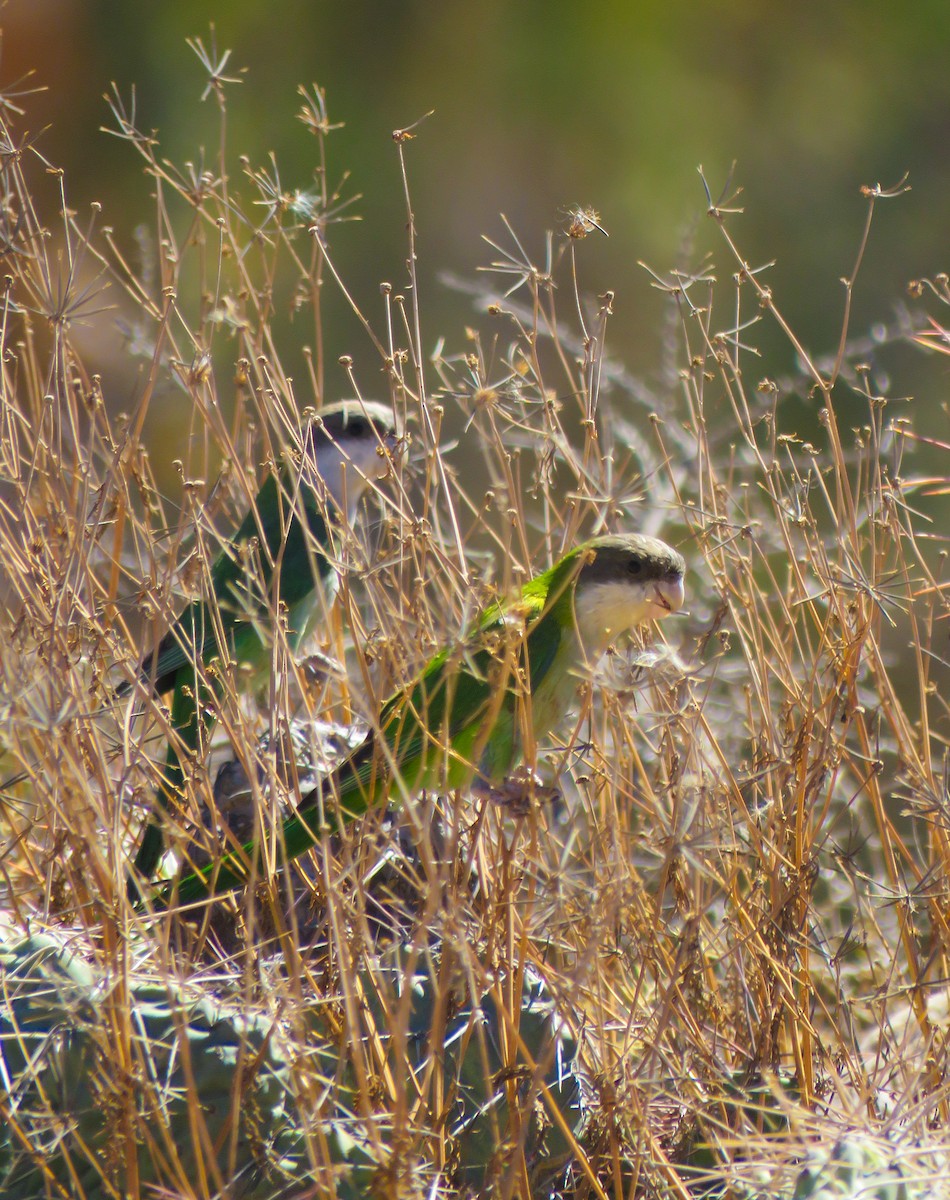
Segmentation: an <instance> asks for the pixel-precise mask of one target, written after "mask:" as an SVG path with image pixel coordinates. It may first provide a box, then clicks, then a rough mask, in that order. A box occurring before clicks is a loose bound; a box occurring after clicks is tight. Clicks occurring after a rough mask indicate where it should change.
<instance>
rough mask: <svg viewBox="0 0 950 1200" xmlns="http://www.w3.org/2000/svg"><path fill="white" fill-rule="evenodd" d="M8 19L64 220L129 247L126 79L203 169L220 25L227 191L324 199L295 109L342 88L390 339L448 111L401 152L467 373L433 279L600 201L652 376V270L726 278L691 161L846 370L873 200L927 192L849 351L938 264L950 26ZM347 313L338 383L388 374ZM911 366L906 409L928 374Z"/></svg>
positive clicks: (795, 12) (434, 135)
mask: <svg viewBox="0 0 950 1200" xmlns="http://www.w3.org/2000/svg"><path fill="white" fill-rule="evenodd" d="M0 20H2V22H3V26H4V42H3V62H2V77H3V82H4V84H5V85H9V84H10V83H11V82H12V81H13V80H14V79H16V78H18V77H19V76H21V75H23V74H24V73H25V72H26V71H27V70H29V69H35V71H36V74H35V77H34V78H35V82H36V83H38V84H43V85H46V87H47V88H48V89H49V90H48V91H47V92H46V93H45V94H42V95H38V96H34V97H31V98H29V99H28V100H27V101H26V102H25V103H26V105H27V107H28V116H27V118H26V120H25V122H24V125H25V126H26V128H28V129H30V130H31V131H36V130H38V129H40V128H41V127H42V126H44V125H47V124H49V126H50V127H49V129H47V130H46V131H45V132H44V133H43V134H42V138H41V141H40V146H41V149H42V150H43V152H44V153H45V154H46V155H47V157H48V158H49V159H50V160H51V161H52V162H53V163H55V164H56V165H59V166H62V167H64V168H65V170H66V180H67V188H68V196H69V200H70V202H71V203H72V204H73V205H74V206H75V207H76V208H77V209H78V210H79V211H80V212H83V211H85V206H87V205H88V203H89V201H92V200H99V201H101V202H102V203H103V204H104V206H105V212H104V218H103V219H104V220H105V221H107V222H108V223H110V224H112V225H113V226H115V227H116V228H117V229H119V230H126V231H128V230H131V229H132V228H134V226H135V225H136V224H137V223H138V222H139V221H142V220H147V219H148V218H149V216H150V214H151V207H150V204H149V199H148V193H149V184H148V181H147V180H146V179H145V178H144V177H143V175H142V171H141V166H140V163H139V161H138V159H137V157H136V155H135V154H134V153H133V151H132V150H131V149H130V148H129V147H128V146H126V145H123V144H122V143H120V142H119V141H118V140H116V139H114V138H110V137H108V136H107V135H105V134H103V133H101V132H100V131H99V128H100V126H101V125H103V124H107V123H108V121H109V113H108V109H107V106H106V104H105V102H104V101H103V99H102V97H103V93H104V92H106V91H107V89H108V88H109V86H110V84H111V83H112V82H113V81H115V82H116V83H117V84H118V86H119V88H120V89H121V91H122V92H123V94H124V95H126V96H128V95H129V92H130V89H131V87H132V85H133V84H134V85H135V88H136V92H137V104H138V114H139V120H140V123H141V125H142V126H143V127H145V128H148V129H151V128H154V129H156V130H157V131H158V133H159V135H160V137H161V139H162V147H163V152H164V153H165V154H166V155H167V156H168V157H171V158H173V159H175V160H176V161H179V162H180V161H183V160H186V159H191V160H195V159H196V158H197V156H198V153H199V148H200V147H201V146H205V147H207V149H208V151H209V153H212V154H213V152H214V148H215V145H216V139H217V114H216V111H215V104H214V100H213V99H209V100H207V101H205V103H204V104H201V103H200V102H199V97H200V95H201V93H202V91H203V89H204V87H205V83H206V78H205V75H204V73H203V71H202V69H201V67H200V65H199V63H198V61H197V58H196V57H195V55H194V54H193V52H192V51H191V50H190V49H188V48H187V46H186V45H185V38H186V37H187V36H198V37H201V38H202V39H203V40H204V42H205V44H206V45H207V44H209V40H210V39H209V23H210V22H214V24H215V28H216V33H215V37H216V41H217V46H218V49H219V51H220V50H223V49H225V48H229V49H231V50H232V52H233V53H232V56H231V60H230V63H229V72H228V73H229V74H236V73H237V72H238V71H239V70H240V69H242V68H246V74H244V75H243V80H244V82H242V83H241V84H240V85H239V86H237V87H235V88H231V89H230V101H229V105H230V107H229V142H230V146H231V149H232V152H233V154H234V156H235V167H234V174H235V175H237V174H238V168H237V165H236V157H237V154H238V153H244V154H246V155H248V157H249V158H250V160H251V162H252V163H253V164H255V165H264V164H265V162H266V155H267V153H268V152H269V151H271V150H273V151H275V152H276V153H277V155H278V160H279V163H280V167H281V174H282V179H283V182H284V184H285V186H287V187H288V188H292V187H294V186H301V187H306V186H307V185H308V183H309V182H310V179H311V172H312V167H313V164H314V153H315V143H314V141H313V138H312V137H311V136H310V135H308V134H307V132H306V131H305V130H304V128H303V126H302V125H301V124H300V122H298V121H297V120H295V118H294V114H295V113H296V111H297V109H298V107H299V98H298V96H297V94H296V88H297V85H298V84H311V83H314V82H316V83H319V84H320V85H321V86H322V87H324V88H325V89H326V91H327V97H328V105H329V113H330V117H331V119H333V120H335V121H343V122H345V128H344V129H342V130H341V131H339V132H338V133H336V134H335V135H334V136H333V138H332V139H331V142H330V154H331V161H330V173H329V174H330V180H331V183H332V182H334V181H336V180H338V179H339V177H340V176H341V175H342V173H343V171H344V170H346V169H348V170H350V171H351V172H352V180H351V182H350V184H349V191H350V192H360V193H362V199H361V200H360V201H359V204H358V206H357V207H358V210H359V212H360V213H361V214H362V217H363V220H362V223H361V224H358V225H357V224H347V225H342V226H337V227H336V229H335V230H334V232H333V239H332V246H333V249H334V252H335V254H336V257H337V260H338V263H339V265H340V267H341V268H342V271H343V274H344V277H345V278H346V280H347V281H348V283H349V285H350V286H351V288H352V290H353V292H354V294H355V295H356V298H357V300H358V301H359V302H360V304H361V306H362V307H363V309H364V311H365V312H366V313H367V314H368V315H369V316H370V318H371V319H372V320H374V321H377V322H378V321H379V318H380V317H381V313H382V307H381V304H380V301H379V283H380V281H382V280H384V279H385V280H390V281H392V282H393V283H394V285H395V286H396V287H403V286H404V285H405V281H406V278H407V276H406V268H405V258H406V233H405V226H406V214H405V208H404V202H403V197H402V189H401V183H400V179H399V175H398V166H397V157H396V152H395V148H394V146H393V143H392V140H391V131H392V130H393V129H394V128H396V127H402V126H407V125H409V124H411V123H412V122H414V121H416V120H417V119H418V118H419V117H421V116H422V115H423V114H424V113H426V112H427V111H428V110H430V109H434V110H435V115H434V116H433V117H432V118H431V119H430V120H428V121H427V122H425V123H424V124H423V125H422V127H421V128H420V129H419V131H418V137H417V139H416V140H414V141H413V142H411V143H410V144H409V145H408V147H407V153H408V162H409V168H410V172H411V187H412V194H413V199H414V203H415V209H416V218H417V226H418V230H419V238H420V241H419V254H420V260H419V267H420V281H421V291H422V295H421V301H422V306H423V314H424V326H423V328H424V333H425V336H426V340H427V349H431V348H432V346H433V345H434V344H435V342H436V339H437V338H438V337H439V336H440V335H443V334H444V335H446V337H447V338H448V339H449V343H450V348H453V349H456V350H457V349H462V348H464V341H463V339H462V335H461V330H462V327H463V325H464V323H465V322H466V321H471V320H472V319H473V318H472V308H471V302H470V301H468V300H467V299H466V298H465V297H464V296H460V295H458V294H456V293H454V292H453V291H452V290H450V289H447V288H446V287H445V286H444V284H443V283H441V282H440V281H439V276H440V273H441V272H444V271H451V272H454V273H458V274H462V275H469V276H471V275H472V274H473V272H474V269H475V267H476V266H477V265H479V264H484V263H487V262H488V261H489V260H490V259H491V258H492V257H493V252H492V251H491V250H490V249H489V248H488V247H487V246H485V244H484V243H483V242H482V241H481V240H480V235H481V234H483V233H484V234H488V235H489V236H492V237H494V238H502V237H504V234H503V229H502V225H501V222H500V219H499V213H505V214H506V215H507V216H508V217H509V218H510V220H511V221H512V224H513V225H514V227H515V229H516V230H517V232H518V234H519V236H520V237H521V238H522V239H523V241H524V242H525V244H526V245H527V246H528V248H529V249H530V250H531V252H532V253H533V254H535V256H536V257H538V258H540V257H541V256H542V254H543V235H544V231H545V230H546V229H549V228H552V227H557V226H558V225H559V224H560V225H562V226H563V224H564V220H563V210H564V209H565V208H566V207H568V206H570V205H573V204H578V203H580V204H589V205H592V206H593V207H594V208H596V209H597V211H598V212H599V213H600V215H601V221H602V224H603V225H604V227H605V228H606V229H607V230H608V231H609V234H610V237H609V240H608V239H604V238H600V237H593V238H589V239H588V240H587V241H586V242H585V243H584V245H583V247H582V263H583V276H582V279H581V284H582V287H583V288H585V289H587V290H588V291H589V293H590V294H591V295H595V294H597V293H600V292H603V291H605V290H606V289H608V288H611V289H613V290H614V291H615V292H616V293H617V300H616V304H615V308H616V313H617V316H616V321H615V324H614V326H613V334H612V339H611V342H610V343H609V348H610V349H611V350H612V352H613V354H614V355H616V356H619V357H620V358H621V359H622V360H623V362H624V364H625V365H626V366H627V367H628V368H629V369H631V370H633V371H634V372H636V373H638V374H641V375H643V376H644V377H646V378H651V377H655V376H656V374H657V373H658V371H659V370H660V365H661V363H662V361H663V338H664V328H663V301H662V299H661V297H660V296H659V295H658V293H657V292H656V291H655V290H652V289H651V288H650V286H649V279H648V277H647V275H646V274H645V273H644V272H643V270H641V269H640V268H639V267H638V266H637V265H636V264H637V260H638V259H643V260H645V261H646V262H648V263H649V264H650V265H651V266H652V267H654V268H656V269H657V270H661V271H663V270H667V269H668V268H670V267H673V266H687V265H689V264H691V263H692V264H695V263H697V262H698V261H699V259H700V256H701V251H702V249H704V248H708V247H713V248H714V251H715V261H716V263H717V265H718V267H719V273H720V277H724V276H725V275H727V274H729V273H731V265H730V264H729V261H728V258H727V255H726V253H725V250H724V248H723V247H722V245H721V243H720V242H719V241H718V239H717V238H716V236H715V230H714V229H713V228H712V223H711V222H710V221H708V220H707V219H706V218H705V215H704V214H705V207H706V205H705V200H704V196H703V192H702V187H701V183H700V179H699V176H698V174H697V167H698V166H699V164H702V166H703V167H704V169H705V172H706V174H707V177H708V178H709V180H710V183H711V186H712V188H713V190H714V192H716V191H717V190H718V189H719V188H720V187H722V186H723V185H724V184H725V182H726V179H727V177H728V175H729V171H730V167H731V164H732V162H733V160H736V161H737V164H738V166H737V170H736V175H735V180H736V183H737V184H739V185H740V186H741V187H742V188H743V189H744V190H743V195H742V198H741V200H740V203H741V204H742V205H743V206H744V208H745V210H746V212H745V215H744V216H743V217H742V218H740V219H739V220H738V221H737V222H736V223H734V225H733V226H732V229H733V232H734V234H735V235H736V236H737V238H738V241H739V244H740V247H741V249H742V250H743V252H744V253H745V255H746V257H747V259H748V260H749V261H750V262H753V263H762V262H765V261H767V260H771V259H775V260H777V265H776V267H775V268H774V270H772V271H771V272H770V274H769V276H768V281H769V282H770V284H771V286H772V287H773V289H774V291H775V294H776V297H777V300H778V303H779V305H780V306H781V307H782V308H783V311H784V312H785V315H786V316H787V318H788V319H789V320H790V322H791V324H792V326H793V328H795V330H796V332H797V333H798V334H799V336H800V337H801V338H802V340H803V342H804V344H805V345H806V346H807V347H808V348H809V350H810V351H812V352H813V353H816V354H819V355H821V354H833V353H834V350H835V348H836V344H837V338H838V334H839V331H840V317H841V311H842V306H843V299H844V291H843V288H842V286H841V284H840V282H839V280H840V278H841V276H843V275H846V274H848V273H849V272H850V270H851V268H852V264H853V261H854V257H855V253H856V251H857V247H858V244H859V241H860V235H861V230H862V224H863V220H864V214H865V201H864V200H862V198H861V197H860V194H859V188H860V186H861V185H862V184H873V183H876V182H880V183H882V184H884V185H890V184H894V183H896V182H897V181H898V180H899V179H900V178H901V176H902V175H903V174H904V173H905V172H909V177H910V183H911V185H912V188H913V190H912V191H911V193H910V194H909V195H907V196H905V197H903V198H902V199H900V200H896V201H893V202H888V203H886V204H884V205H882V206H881V210H880V211H879V213H878V216H877V218H876V224H875V229H874V231H873V234H872V240H871V245H870V250H869V252H868V255H867V258H866V262H865V265H864V268H863V270H862V274H861V277H860V281H859V286H858V290H857V294H856V297H855V305H854V320H853V324H852V331H853V332H854V333H855V334H861V333H864V332H866V331H867V330H868V329H870V328H871V327H872V326H873V325H874V324H875V323H876V322H881V321H890V320H891V319H892V318H893V314H894V311H895V306H897V305H900V304H901V303H903V302H904V298H905V296H906V285H907V282H908V280H909V279H911V278H913V277H915V276H918V275H933V274H934V273H935V272H937V271H939V270H941V269H942V267H943V266H945V265H946V260H945V256H944V239H945V233H946V212H947V203H946V198H947V196H948V195H950V153H948V147H950V139H948V133H950V71H948V69H947V64H948V61H950V59H948V51H950V5H947V4H946V3H945V2H938V0H918V3H916V4H914V5H894V4H892V3H885V2H884V0H839V2H837V3H834V4H829V3H827V2H826V0H825V2H814V0H806V2H799V3H796V4H794V5H785V6H779V5H764V4H761V3H754V2H753V0H721V2H708V3H707V2H699V0H662V2H648V3H643V2H640V3H636V2H631V0H618V2H608V0H603V2H601V3H594V4H577V3H565V2H564V0H543V2H542V0H522V2H521V3H512V2H511V0H480V2H478V3H471V2H468V3H461V2H457V0H439V2H434V0H388V2H387V0H376V2H368V0H324V2H322V3H321V2H317V0H309V2H307V0H282V2H281V3H279V4H267V3H264V2H263V0H227V2H224V0H219V2H218V3H207V2H203V0H199V2H196V0H161V2H160V3H134V2H133V0H12V4H8V5H7V7H6V8H5V9H4V10H3V12H2V16H0ZM331 290H332V289H329V288H328V289H327V293H328V296H327V299H328V301H329V305H328V312H327V317H328V330H329V333H330V346H331V351H330V354H329V361H330V363H331V364H333V363H335V360H336V357H337V354H338V353H347V354H351V355H353V356H354V358H355V359H356V361H357V364H358V366H359V364H360V363H361V362H365V364H366V368H367V372H369V370H370V369H372V371H374V372H375V371H376V370H377V367H378V364H377V362H376V360H375V358H373V357H372V352H371V350H370V347H369V344H368V341H367V340H366V338H365V335H364V334H363V333H362V332H361V331H360V330H359V328H358V326H357V325H356V324H355V322H353V321H352V320H351V319H349V318H348V316H347V313H346V309H345V305H344V304H343V303H342V301H341V300H340V299H339V297H338V296H336V295H335V294H334V295H332V296H331V295H330V292H331ZM724 299H725V297H723V300H721V301H720V304H721V305H722V304H723V301H724ZM932 307H933V306H932ZM728 320H729V318H728V315H727V313H726V312H725V311H724V309H723V311H722V325H723V327H724V326H726V325H727V324H728ZM761 340H763V343H764V346H765V350H766V354H765V358H764V360H763V362H762V373H763V374H779V375H780V374H782V373H783V372H787V371H789V370H791V369H792V367H793V360H792V355H791V351H790V350H789V348H788V346H787V344H786V343H784V342H783V341H782V339H781V338H777V337H776V338H774V339H773V337H772V335H771V334H770V333H768V332H766V331H763V335H762V339H761ZM905 353H906V355H907V364H908V367H907V369H908V371H909V375H907V376H904V375H903V374H902V376H901V377H900V379H899V380H898V381H896V384H895V386H897V385H899V390H900V391H902V392H906V391H908V390H909V385H910V384H911V383H912V381H913V378H914V373H915V370H916V368H915V366H914V360H915V359H916V358H919V357H922V356H921V355H920V352H918V351H916V350H912V349H908V350H906V351H905ZM773 354H774V360H771V361H770V359H771V356H772V355H773ZM931 363H932V360H931ZM332 370H337V368H335V367H331V371H332ZM930 377H931V380H932V378H933V372H932V370H931V372H930ZM328 379H329V383H330V388H331V389H333V388H334V380H333V378H332V375H330V374H328ZM336 382H337V383H338V384H339V383H342V375H339V376H338V379H337V381H336ZM883 386H885V387H886V386H887V384H886V380H885V382H884V385H883ZM931 399H933V400H934V401H936V399H937V398H930V397H922V398H921V401H922V402H924V403H928V402H930V400H931Z"/></svg>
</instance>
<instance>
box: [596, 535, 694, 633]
mask: <svg viewBox="0 0 950 1200" xmlns="http://www.w3.org/2000/svg"><path fill="white" fill-rule="evenodd" d="M577 553H578V559H579V563H580V565H579V568H578V573H577V582H576V585H575V589H574V615H575V620H576V621H577V628H578V632H579V633H580V636H581V640H582V642H583V643H584V645H585V647H586V649H587V651H588V653H596V652H597V651H598V650H602V649H603V648H605V647H606V646H607V644H608V642H609V641H610V640H611V638H614V637H616V636H617V635H618V634H620V633H624V632H625V631H626V630H628V629H633V628H634V626H636V625H642V624H643V623H644V622H646V621H658V620H661V619H662V618H663V617H668V616H669V615H670V613H674V612H678V611H679V609H681V608H682V607H683V601H684V598H685V593H684V590H683V576H684V575H685V573H686V563H685V562H684V560H683V556H682V554H680V553H679V552H678V551H677V550H674V549H673V548H672V546H668V545H667V544H666V542H661V541H660V539H659V538H654V537H646V536H645V535H644V534H620V535H612V536H607V537H600V538H594V539H593V541H590V542H588V543H587V544H586V545H585V546H581V547H580V548H579V549H578V552H577Z"/></svg>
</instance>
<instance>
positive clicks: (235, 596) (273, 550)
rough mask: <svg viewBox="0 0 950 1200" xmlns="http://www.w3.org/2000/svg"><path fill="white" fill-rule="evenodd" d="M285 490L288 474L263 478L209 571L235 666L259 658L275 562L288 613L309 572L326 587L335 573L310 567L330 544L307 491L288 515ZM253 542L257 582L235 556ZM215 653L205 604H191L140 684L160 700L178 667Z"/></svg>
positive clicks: (308, 586) (145, 666)
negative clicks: (318, 550) (260, 627)
mask: <svg viewBox="0 0 950 1200" xmlns="http://www.w3.org/2000/svg"><path fill="white" fill-rule="evenodd" d="M289 485H290V480H289V478H288V474H287V472H286V471H284V472H282V475H281V478H280V481H278V479H277V477H276V476H275V475H273V474H272V475H270V476H268V478H267V479H266V480H265V481H264V483H263V484H262V486H261V489H260V491H259V492H258V495H257V499H256V500H255V502H254V504H253V505H252V507H251V508H250V510H249V511H248V512H247V514H246V515H245V517H244V520H243V521H242V522H241V525H240V527H239V528H238V531H237V533H235V534H234V536H233V537H232V538H231V539H230V540H229V542H228V544H227V545H226V546H225V547H224V549H223V550H222V551H221V553H220V554H219V555H218V557H217V558H216V559H215V561H214V565H213V566H212V568H211V581H210V582H211V595H212V596H214V598H215V606H216V610H217V614H218V617H217V620H218V622H219V628H220V630H221V633H223V635H224V643H225V645H226V646H227V648H228V650H229V652H230V653H231V654H233V655H234V656H235V657H236V658H237V659H238V660H239V661H243V660H244V659H245V657H247V659H248V661H255V657H256V655H257V654H259V653H263V646H262V644H261V641H260V637H259V635H258V633H257V629H256V625H257V624H261V623H266V622H267V621H268V620H269V618H270V615H271V612H272V606H273V598H272V596H271V585H272V581H273V577H274V569H275V566H276V565H277V563H278V560H279V561H280V597H279V598H280V600H281V601H282V602H283V603H284V604H285V605H286V606H287V608H288V609H292V608H293V607H294V606H295V605H296V604H298V603H300V601H302V600H304V599H306V597H307V596H308V595H309V594H310V593H311V592H313V590H314V578H313V570H314V567H315V568H316V570H317V573H318V574H319V576H320V578H321V579H323V580H325V579H326V578H328V577H329V576H330V574H331V573H332V567H331V564H330V562H329V560H328V559H327V557H326V555H324V554H319V555H317V557H316V561H315V562H313V561H312V560H313V551H312V546H314V545H315V546H325V545H326V544H327V541H328V537H329V535H328V532H327V527H326V523H325V521H324V519H323V515H322V513H321V511H320V509H319V507H318V505H317V502H316V500H315V498H314V497H313V496H312V495H311V493H310V489H309V488H302V489H300V494H299V496H298V497H297V502H296V507H295V508H293V509H291V507H290V500H289V499H288V497H289V494H290V486H289ZM300 507H302V508H303V512H304V515H305V517H306V528H305V527H304V523H302V522H301V521H300V519H299V515H298V511H297V509H298V508H300ZM252 539H256V540H257V541H258V543H259V544H260V547H261V548H260V550H259V551H258V558H259V561H260V572H259V578H255V575H256V574H257V573H256V572H255V573H252V574H250V575H249V573H248V570H247V568H246V566H245V563H244V561H243V557H242V554H241V549H240V548H241V547H242V545H246V544H247V543H248V542H250V541H251V540H252ZM251 584H252V585H253V590H252V587H251V586H249V585H251ZM298 632H299V631H298ZM220 653H221V645H220V643H219V636H218V629H217V628H216V625H215V621H213V620H212V617H211V613H210V612H209V609H208V605H207V603H206V602H205V601H204V600H195V601H193V602H192V603H191V604H189V605H188V607H187V608H186V609H185V610H184V612H183V613H182V614H181V616H180V617H179V618H178V620H177V621H176V622H175V624H174V625H173V626H172V628H171V629H169V630H168V632H167V633H166V634H165V636H164V637H163V638H162V640H161V641H160V642H159V644H158V647H157V648H156V650H155V652H154V653H153V654H150V655H148V657H147V658H146V659H145V660H144V661H143V662H142V665H141V667H140V668H139V674H140V676H141V678H142V679H145V680H149V679H151V678H152V676H153V675H154V678H155V691H156V693H157V694H158V695H164V693H165V692H168V691H171V689H172V688H173V687H174V686H175V684H176V682H177V676H178V672H179V671H180V670H181V669H182V667H191V668H192V669H194V664H195V663H205V662H209V661H210V660H211V659H212V658H215V657H217V656H218V655H219V654H220ZM129 687H130V685H124V686H123V687H121V688H120V689H119V692H118V694H119V695H122V694H124V693H125V692H127V691H128V690H129Z"/></svg>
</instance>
